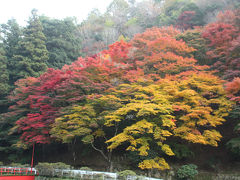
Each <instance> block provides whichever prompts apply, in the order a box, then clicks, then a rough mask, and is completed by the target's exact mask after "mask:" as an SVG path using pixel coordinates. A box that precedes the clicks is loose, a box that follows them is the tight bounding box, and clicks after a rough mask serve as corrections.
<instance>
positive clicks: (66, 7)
mask: <svg viewBox="0 0 240 180" xmlns="http://www.w3.org/2000/svg"><path fill="white" fill-rule="evenodd" d="M111 2H112V0H3V1H1V6H0V24H2V23H6V22H7V21H8V20H9V19H11V18H15V19H16V20H17V22H18V23H19V24H20V25H21V26H24V25H26V24H27V20H28V17H29V16H30V14H31V10H32V9H33V8H35V9H37V10H38V15H46V16H48V17H51V18H57V19H63V18H65V17H73V16H75V17H77V19H78V21H79V22H81V21H82V20H83V19H85V18H86V17H87V15H88V14H89V12H90V11H91V10H92V9H94V8H98V9H99V10H100V12H102V13H103V12H105V10H106V8H107V6H108V5H109V4H110V3H111Z"/></svg>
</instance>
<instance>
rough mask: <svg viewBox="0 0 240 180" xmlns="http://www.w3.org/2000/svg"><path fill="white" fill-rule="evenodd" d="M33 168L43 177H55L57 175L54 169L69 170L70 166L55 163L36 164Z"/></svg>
mask: <svg viewBox="0 0 240 180" xmlns="http://www.w3.org/2000/svg"><path fill="white" fill-rule="evenodd" d="M35 168H36V169H37V170H38V172H39V174H40V175H43V176H56V175H58V174H57V173H55V171H54V170H55V169H71V166H70V165H67V164H65V163H62V162H57V163H46V162H43V163H38V165H36V166H35Z"/></svg>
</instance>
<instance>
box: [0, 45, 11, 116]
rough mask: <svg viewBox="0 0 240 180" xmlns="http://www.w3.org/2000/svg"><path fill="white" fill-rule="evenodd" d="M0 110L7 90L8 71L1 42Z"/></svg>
mask: <svg viewBox="0 0 240 180" xmlns="http://www.w3.org/2000/svg"><path fill="white" fill-rule="evenodd" d="M0 72H1V74H0V107H1V109H0V112H2V110H3V109H5V108H4V107H5V103H6V95H7V94H8V92H9V73H8V70H7V57H6V55H5V51H4V49H3V45H2V43H1V44H0Z"/></svg>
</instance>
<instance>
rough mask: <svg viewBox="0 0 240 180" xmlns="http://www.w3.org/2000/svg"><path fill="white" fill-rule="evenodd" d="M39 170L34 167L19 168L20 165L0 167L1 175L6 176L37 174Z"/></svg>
mask: <svg viewBox="0 0 240 180" xmlns="http://www.w3.org/2000/svg"><path fill="white" fill-rule="evenodd" d="M37 174H38V173H37V171H36V170H35V169H32V168H18V167H3V168H0V175H1V176H5V175H7V176H8V175H17V176H19V175H23V176H26V175H37Z"/></svg>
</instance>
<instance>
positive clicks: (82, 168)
mask: <svg viewBox="0 0 240 180" xmlns="http://www.w3.org/2000/svg"><path fill="white" fill-rule="evenodd" d="M80 170H84V171H92V169H91V168H89V167H81V168H80Z"/></svg>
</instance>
